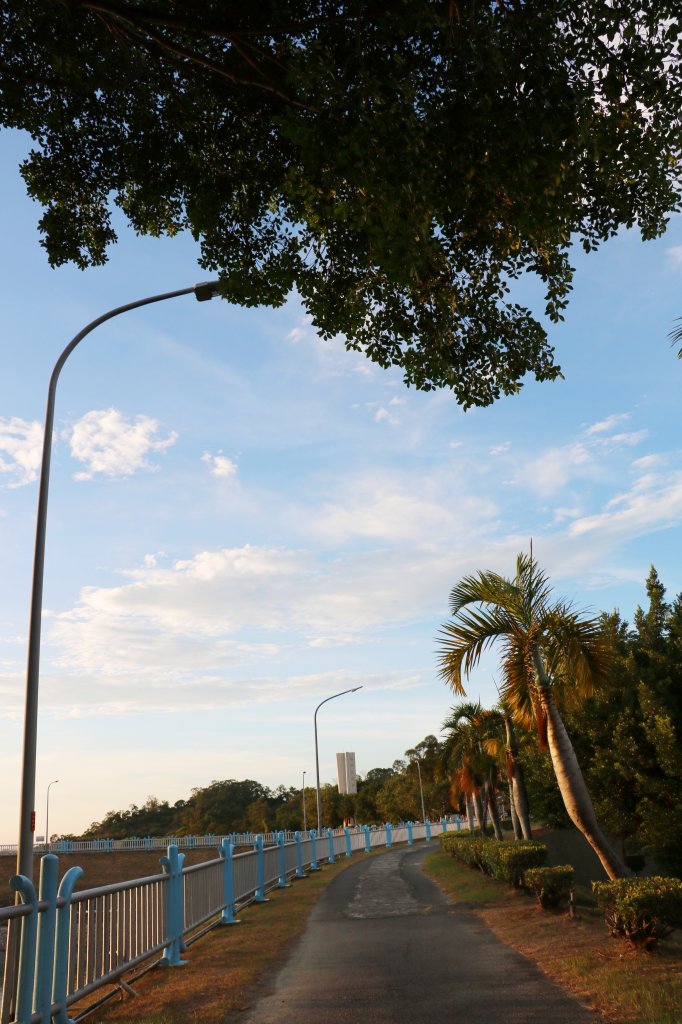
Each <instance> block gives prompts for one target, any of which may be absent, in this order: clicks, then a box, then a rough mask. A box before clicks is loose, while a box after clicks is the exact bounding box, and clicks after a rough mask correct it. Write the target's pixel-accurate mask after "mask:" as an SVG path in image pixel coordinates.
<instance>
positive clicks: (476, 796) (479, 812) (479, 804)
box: [471, 789, 485, 835]
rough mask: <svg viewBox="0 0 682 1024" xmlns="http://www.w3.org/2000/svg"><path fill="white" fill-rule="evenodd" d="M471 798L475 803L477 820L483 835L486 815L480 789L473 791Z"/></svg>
mask: <svg viewBox="0 0 682 1024" xmlns="http://www.w3.org/2000/svg"><path fill="white" fill-rule="evenodd" d="M471 799H472V802H473V805H474V814H475V815H476V822H477V824H478V827H479V828H480V830H481V835H483V830H484V828H485V815H484V813H483V801H482V800H481V791H480V789H477V790H476V791H475V792H474V793H472V795H471Z"/></svg>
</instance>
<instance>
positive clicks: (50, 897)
mask: <svg viewBox="0 0 682 1024" xmlns="http://www.w3.org/2000/svg"><path fill="white" fill-rule="evenodd" d="M58 867H59V858H58V857H55V855H54V854H53V853H46V854H45V856H44V857H42V858H41V860H40V888H39V892H38V899H39V900H40V901H41V902H43V901H44V902H45V903H47V909H46V910H43V911H42V913H41V914H39V916H38V941H37V946H38V950H37V954H36V974H35V987H34V991H33V1009H34V1011H35V1012H36V1013H39V1014H40V1019H41V1020H44V1021H49V1019H50V1008H51V1006H52V974H53V971H54V936H55V928H56V925H57V869H58Z"/></svg>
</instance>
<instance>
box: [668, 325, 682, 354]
mask: <svg viewBox="0 0 682 1024" xmlns="http://www.w3.org/2000/svg"><path fill="white" fill-rule="evenodd" d="M676 322H677V323H678V324H679V325H680V326H679V327H676V328H675V329H674V330H673V331H670V333H669V334H668V337H669V338H670V344H671V346H672V347H673V348H674V347H675V345H680V346H682V317H678V319H677V321H676ZM677 358H678V359H682V347H681V348H680V349H679V351H678V353H677Z"/></svg>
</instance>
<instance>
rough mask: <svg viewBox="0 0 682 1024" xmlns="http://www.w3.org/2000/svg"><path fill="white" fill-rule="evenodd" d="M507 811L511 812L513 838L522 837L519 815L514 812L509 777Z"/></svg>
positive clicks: (512, 790)
mask: <svg viewBox="0 0 682 1024" xmlns="http://www.w3.org/2000/svg"><path fill="white" fill-rule="evenodd" d="M509 811H510V813H511V820H512V827H513V829H514V839H522V838H523V832H522V831H521V823H520V821H519V816H518V814H517V813H516V805H515V803H514V783H513V781H512V780H511V779H509Z"/></svg>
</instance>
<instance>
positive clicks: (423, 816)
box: [414, 757, 426, 821]
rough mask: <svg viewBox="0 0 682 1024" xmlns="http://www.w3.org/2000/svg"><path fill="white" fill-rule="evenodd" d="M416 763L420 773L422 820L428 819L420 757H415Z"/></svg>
mask: <svg viewBox="0 0 682 1024" xmlns="http://www.w3.org/2000/svg"><path fill="white" fill-rule="evenodd" d="M414 763H415V764H416V766H417V771H418V773H419V795H420V797H421V800H422V821H426V811H425V810H424V787H423V786H422V770H421V768H420V767H419V758H418V757H415V759H414Z"/></svg>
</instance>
